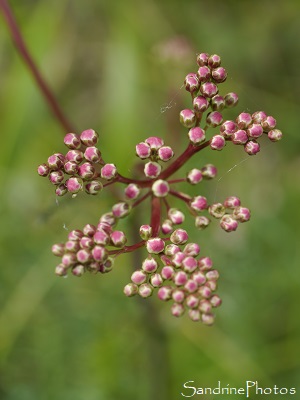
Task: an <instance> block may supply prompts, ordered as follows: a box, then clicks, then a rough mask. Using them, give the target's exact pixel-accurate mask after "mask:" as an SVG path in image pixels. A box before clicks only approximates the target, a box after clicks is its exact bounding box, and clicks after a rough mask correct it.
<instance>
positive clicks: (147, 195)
mask: <svg viewBox="0 0 300 400" xmlns="http://www.w3.org/2000/svg"><path fill="white" fill-rule="evenodd" d="M150 194H151V191H150V190H149V192H147V193H146V194H145V195H144V196H143V197H141V198H140V199H138V200H137V201H136V202H135V203H133V204H132V207H136V206H138V205H139V204H141V203H142V202H143V201H144V200H146V198H147V197H149V196H150Z"/></svg>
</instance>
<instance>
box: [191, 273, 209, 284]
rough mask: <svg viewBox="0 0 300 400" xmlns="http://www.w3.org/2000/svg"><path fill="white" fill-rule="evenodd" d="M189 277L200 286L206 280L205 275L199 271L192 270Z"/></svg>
mask: <svg viewBox="0 0 300 400" xmlns="http://www.w3.org/2000/svg"><path fill="white" fill-rule="evenodd" d="M191 278H192V279H193V281H195V282H197V284H198V286H201V285H203V284H204V283H205V282H206V277H205V275H204V274H203V273H202V272H201V271H196V272H194V273H193V274H192V276H191Z"/></svg>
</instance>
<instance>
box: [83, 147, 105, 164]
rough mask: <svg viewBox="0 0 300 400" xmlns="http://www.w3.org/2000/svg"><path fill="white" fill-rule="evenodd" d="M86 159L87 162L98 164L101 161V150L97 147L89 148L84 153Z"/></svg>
mask: <svg viewBox="0 0 300 400" xmlns="http://www.w3.org/2000/svg"><path fill="white" fill-rule="evenodd" d="M84 158H85V159H86V160H87V161H90V162H93V163H98V162H99V161H100V160H101V153H100V150H99V149H97V147H95V146H91V147H87V148H86V149H85V152H84Z"/></svg>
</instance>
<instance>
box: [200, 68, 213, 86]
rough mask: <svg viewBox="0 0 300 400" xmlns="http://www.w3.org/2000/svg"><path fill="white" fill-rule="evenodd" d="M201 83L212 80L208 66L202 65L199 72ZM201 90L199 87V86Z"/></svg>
mask: <svg viewBox="0 0 300 400" xmlns="http://www.w3.org/2000/svg"><path fill="white" fill-rule="evenodd" d="M197 76H198V80H199V82H207V81H209V80H210V77H211V72H210V69H209V68H208V66H207V65H202V66H201V67H199V69H198V71H197ZM198 89H199V86H198Z"/></svg>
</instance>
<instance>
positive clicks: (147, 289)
mask: <svg viewBox="0 0 300 400" xmlns="http://www.w3.org/2000/svg"><path fill="white" fill-rule="evenodd" d="M152 293H153V287H152V286H151V285H149V283H143V284H142V285H141V286H139V295H140V296H141V297H143V299H146V298H147V297H150V296H151V295H152Z"/></svg>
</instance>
